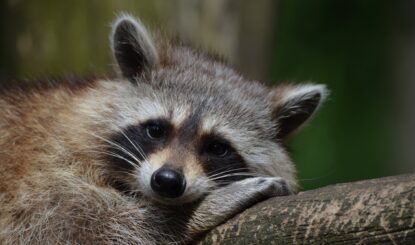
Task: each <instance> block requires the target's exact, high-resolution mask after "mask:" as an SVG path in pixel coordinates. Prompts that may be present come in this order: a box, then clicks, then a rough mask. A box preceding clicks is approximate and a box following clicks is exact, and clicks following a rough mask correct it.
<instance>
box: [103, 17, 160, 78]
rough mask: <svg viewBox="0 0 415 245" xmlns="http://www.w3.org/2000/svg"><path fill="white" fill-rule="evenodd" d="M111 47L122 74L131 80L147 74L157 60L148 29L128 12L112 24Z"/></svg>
mask: <svg viewBox="0 0 415 245" xmlns="http://www.w3.org/2000/svg"><path fill="white" fill-rule="evenodd" d="M111 48H112V53H113V55H114V57H115V59H116V60H117V63H118V66H119V68H120V70H121V73H122V75H123V76H124V77H125V78H127V79H129V80H131V81H133V80H134V78H136V77H139V76H142V75H146V73H147V72H149V71H150V70H151V68H153V67H154V66H155V64H156V62H157V52H156V49H155V47H154V44H153V40H152V39H151V37H150V35H149V34H148V32H147V30H146V29H145V27H144V26H143V25H142V24H141V23H140V22H139V21H138V20H136V19H135V18H133V17H131V16H130V15H127V14H123V15H121V16H120V17H118V18H117V20H115V22H114V23H113V25H112V34H111Z"/></svg>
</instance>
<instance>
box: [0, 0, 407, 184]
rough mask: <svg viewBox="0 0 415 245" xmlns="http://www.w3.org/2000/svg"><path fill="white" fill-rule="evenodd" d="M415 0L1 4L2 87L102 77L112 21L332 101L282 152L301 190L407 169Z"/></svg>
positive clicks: (108, 67) (45, 0) (11, 0)
mask: <svg viewBox="0 0 415 245" xmlns="http://www.w3.org/2000/svg"><path fill="white" fill-rule="evenodd" d="M414 2H415V1H412V0H410V1H403V0H402V1H387V0H366V1H361V0H315V1H307V0H279V1H274V0H258V1H252V0H242V1H239V0H154V1H144V0H139V1H138V0H136V1H133V0H99V1H98V0H95V1H94V0H91V1H84V0H72V1H55V0H39V1H23V0H7V1H5V0H2V1H1V2H0V18H1V26H0V35H1V40H0V81H2V82H4V81H10V80H12V79H23V78H29V79H30V78H34V77H49V76H60V75H63V74H67V73H77V74H85V75H86V74H91V73H108V72H111V71H112V69H113V65H112V64H113V62H112V60H111V55H110V52H109V42H108V34H109V31H110V23H111V20H113V19H114V17H115V16H116V13H119V12H120V11H126V12H129V13H132V14H134V15H136V16H139V17H140V18H141V19H142V21H143V22H144V23H146V24H147V25H148V26H150V28H152V29H161V31H162V32H165V33H170V35H173V36H178V37H180V38H181V39H182V40H184V41H186V42H190V43H192V44H193V45H194V46H198V47H199V46H200V47H203V48H205V49H208V50H210V51H211V52H215V53H219V54H221V55H223V56H224V57H226V58H227V59H228V60H229V61H230V62H231V63H232V64H234V66H235V67H237V68H238V69H239V70H240V71H241V72H242V73H244V74H245V75H246V76H247V77H249V78H252V79H258V80H264V81H266V82H269V83H273V84H277V83H280V82H286V81H290V82H302V81H314V82H319V83H324V84H327V85H328V87H329V88H330V90H331V92H332V93H331V96H330V99H329V101H328V102H327V103H326V105H325V106H324V107H323V108H322V110H321V112H320V113H319V114H318V115H317V117H316V118H315V120H314V121H313V123H311V124H310V125H309V126H308V127H306V128H305V129H304V130H303V131H302V132H301V133H300V134H299V135H298V136H297V137H295V139H294V140H292V142H290V145H291V147H290V148H291V149H292V152H293V155H294V159H295V161H296V163H297V165H298V169H299V178H300V180H301V185H302V187H303V188H304V189H310V188H316V187H319V186H323V185H327V184H332V183H339V182H347V181H353V180H359V179H367V178H375V177H380V176H387V175H394V174H399V173H407V172H413V171H415V151H414V150H413V146H414V145H415V109H414V108H413V107H414V105H415V71H414V70H415V69H413V68H415V17H412V16H415V15H414V14H413V13H412V12H414V11H412V10H415V4H414Z"/></svg>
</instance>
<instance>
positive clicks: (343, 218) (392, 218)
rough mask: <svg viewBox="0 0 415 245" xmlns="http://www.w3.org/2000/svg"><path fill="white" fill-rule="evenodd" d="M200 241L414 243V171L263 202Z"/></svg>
mask: <svg viewBox="0 0 415 245" xmlns="http://www.w3.org/2000/svg"><path fill="white" fill-rule="evenodd" d="M200 243H201V244H218V243H220V244H415V174H409V175H401V176H393V177H386V178H381V179H374V180H365V181H359V182H354V183H346V184H337V185H333V186H328V187H324V188H320V189H316V190H311V191H305V192H301V193H299V194H298V195H295V196H286V197H276V198H272V199H269V200H267V201H265V202H262V203H259V204H257V205H255V206H253V207H251V208H250V209H247V210H245V211H244V212H243V213H241V214H239V215H237V216H236V217H234V218H233V219H231V220H229V221H228V222H227V223H225V224H222V225H221V226H219V227H217V228H215V229H214V230H212V231H211V232H209V233H208V234H207V235H206V236H205V237H204V238H203V240H202V241H201V242H200Z"/></svg>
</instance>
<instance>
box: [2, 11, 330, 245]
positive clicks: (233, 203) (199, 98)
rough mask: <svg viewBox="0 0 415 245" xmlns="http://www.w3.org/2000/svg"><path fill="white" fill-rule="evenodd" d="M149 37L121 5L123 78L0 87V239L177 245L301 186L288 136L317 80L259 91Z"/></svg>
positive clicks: (206, 60) (322, 94)
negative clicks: (259, 203) (290, 155)
mask: <svg viewBox="0 0 415 245" xmlns="http://www.w3.org/2000/svg"><path fill="white" fill-rule="evenodd" d="M153 36H154V38H153V37H152V36H150V34H149V33H148V31H147V30H146V29H145V27H144V26H143V25H142V24H141V23H140V22H139V21H138V20H136V19H135V18H133V17H131V16H129V15H122V16H120V17H119V18H118V19H117V20H116V21H115V22H114V24H113V29H112V33H111V47H112V52H113V56H114V57H115V60H116V63H117V65H118V68H119V69H118V70H119V76H116V77H95V78H89V79H85V78H83V79H77V78H73V77H72V78H65V79H63V80H62V81H54V80H48V81H42V82H39V83H35V85H27V86H26V85H13V86H11V87H7V88H3V89H2V90H1V92H0V94H1V95H0V114H1V115H2V116H1V117H0V207H1V208H0V210H1V212H0V243H1V244H92V243H94V244H95V243H96V244H169V243H172V244H184V243H189V242H191V241H194V239H196V238H198V237H200V236H201V235H203V234H204V233H205V232H206V231H208V230H210V229H212V228H213V227H215V226H217V225H219V224H220V223H223V222H224V221H226V220H227V219H229V218H230V217H232V216H233V215H235V214H236V213H238V212H241V211H242V210H244V209H246V208H247V207H249V206H251V205H253V204H255V203H257V202H259V201H261V200H264V199H266V198H269V197H274V196H282V195H289V194H292V193H295V192H296V190H297V180H296V171H295V167H294V165H293V163H292V160H291V159H290V157H289V155H288V153H287V151H286V150H285V148H284V146H283V142H284V140H285V139H286V138H287V137H289V136H290V135H292V134H293V132H295V131H297V129H299V128H300V127H301V126H302V125H304V123H305V122H306V121H308V119H310V118H311V117H312V116H313V114H314V113H315V112H316V111H317V109H318V108H319V107H320V105H321V104H322V102H323V101H324V100H325V98H326V95H327V93H328V92H327V89H326V87H325V86H324V85H316V84H305V85H280V86H277V87H267V86H265V85H263V84H261V83H259V82H256V81H248V80H246V79H244V78H243V77H242V76H241V75H239V74H238V73H237V72H236V71H235V70H233V69H232V68H229V67H228V66H227V65H226V64H225V63H224V62H222V61H218V60H217V59H215V58H213V57H212V56H209V55H207V54H204V53H201V52H199V51H195V50H193V49H191V48H189V47H187V46H185V45H182V44H180V43H176V42H172V41H169V40H168V39H164V38H162V37H161V35H157V34H154V35H153Z"/></svg>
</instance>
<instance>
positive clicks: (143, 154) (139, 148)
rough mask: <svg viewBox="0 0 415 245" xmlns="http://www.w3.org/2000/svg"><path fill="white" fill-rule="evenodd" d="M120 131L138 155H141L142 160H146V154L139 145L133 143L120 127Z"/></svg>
mask: <svg viewBox="0 0 415 245" xmlns="http://www.w3.org/2000/svg"><path fill="white" fill-rule="evenodd" d="M120 132H121V133H122V135H123V136H124V137H125V138H126V139H127V140H128V141H129V142H130V144H131V145H132V146H133V147H134V149H135V150H136V151H137V152H138V153H139V154H140V156H141V157H142V158H144V160H146V161H147V156H146V154H145V153H144V151H143V149H142V148H141V147H140V146H139V145H137V144H134V142H133V141H132V140H131V139H130V138H129V137H128V136H127V134H126V133H125V132H124V131H123V130H122V129H120Z"/></svg>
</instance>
